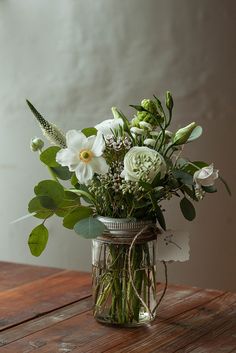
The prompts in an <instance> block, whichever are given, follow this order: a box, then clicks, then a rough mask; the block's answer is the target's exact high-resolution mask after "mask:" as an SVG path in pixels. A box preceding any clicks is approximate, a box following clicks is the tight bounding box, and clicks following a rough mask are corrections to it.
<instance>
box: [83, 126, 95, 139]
mask: <svg viewBox="0 0 236 353" xmlns="http://www.w3.org/2000/svg"><path fill="white" fill-rule="evenodd" d="M97 132H98V131H97V129H96V128H95V127H86V128H84V129H83V130H82V133H83V134H84V135H85V136H86V137H89V136H93V135H97Z"/></svg>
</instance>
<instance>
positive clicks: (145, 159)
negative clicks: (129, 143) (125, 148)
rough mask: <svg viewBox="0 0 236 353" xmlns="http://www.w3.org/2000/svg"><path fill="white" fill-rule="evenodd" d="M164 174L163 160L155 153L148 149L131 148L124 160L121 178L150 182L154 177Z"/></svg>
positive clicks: (164, 165) (164, 164)
mask: <svg viewBox="0 0 236 353" xmlns="http://www.w3.org/2000/svg"><path fill="white" fill-rule="evenodd" d="M158 173H161V178H163V177H164V175H165V173H166V163H165V161H164V158H163V157H162V155H160V153H158V152H157V151H155V150H153V149H151V148H148V147H132V148H131V149H130V150H129V152H127V153H126V155H125V158H124V170H123V171H122V173H121V176H122V177H123V178H125V180H131V181H139V180H140V179H142V180H146V181H149V182H152V181H153V179H154V178H155V176H156V175H157V174H158Z"/></svg>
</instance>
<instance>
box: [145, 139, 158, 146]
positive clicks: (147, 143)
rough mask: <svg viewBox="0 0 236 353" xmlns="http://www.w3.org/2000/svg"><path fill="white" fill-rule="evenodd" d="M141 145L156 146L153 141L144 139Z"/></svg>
mask: <svg viewBox="0 0 236 353" xmlns="http://www.w3.org/2000/svg"><path fill="white" fill-rule="evenodd" d="M143 144H144V145H146V146H152V147H154V146H155V144H156V141H155V140H154V139H145V140H144V141H143Z"/></svg>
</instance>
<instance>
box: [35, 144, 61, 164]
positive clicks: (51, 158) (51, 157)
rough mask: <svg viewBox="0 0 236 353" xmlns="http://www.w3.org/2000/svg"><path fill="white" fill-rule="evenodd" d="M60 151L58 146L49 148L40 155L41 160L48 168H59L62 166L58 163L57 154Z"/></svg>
mask: <svg viewBox="0 0 236 353" xmlns="http://www.w3.org/2000/svg"><path fill="white" fill-rule="evenodd" d="M60 149H61V148H60V147H58V146H51V147H48V148H47V149H46V150H44V151H43V152H42V153H41V154H40V160H41V161H42V162H43V163H44V164H46V165H47V166H48V167H59V166H60V164H58V163H57V162H56V154H57V152H59V151H60Z"/></svg>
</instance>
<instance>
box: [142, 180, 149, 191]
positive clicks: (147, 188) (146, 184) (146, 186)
mask: <svg viewBox="0 0 236 353" xmlns="http://www.w3.org/2000/svg"><path fill="white" fill-rule="evenodd" d="M139 185H140V186H141V187H142V188H143V189H144V190H152V185H151V184H149V183H146V182H145V181H142V180H140V181H139Z"/></svg>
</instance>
